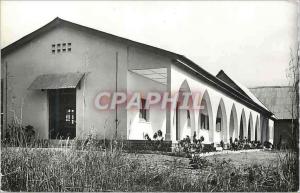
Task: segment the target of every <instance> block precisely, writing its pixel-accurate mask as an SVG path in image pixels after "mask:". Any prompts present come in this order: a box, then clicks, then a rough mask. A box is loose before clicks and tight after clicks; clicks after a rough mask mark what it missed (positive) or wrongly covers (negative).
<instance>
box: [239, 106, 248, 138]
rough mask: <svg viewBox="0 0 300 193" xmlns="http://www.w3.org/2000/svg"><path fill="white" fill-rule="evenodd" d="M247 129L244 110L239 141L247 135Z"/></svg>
mask: <svg viewBox="0 0 300 193" xmlns="http://www.w3.org/2000/svg"><path fill="white" fill-rule="evenodd" d="M246 131H247V128H246V115H245V111H244V109H243V110H242V114H241V120H240V131H239V139H243V138H244V137H245V136H246V135H247V133H246Z"/></svg>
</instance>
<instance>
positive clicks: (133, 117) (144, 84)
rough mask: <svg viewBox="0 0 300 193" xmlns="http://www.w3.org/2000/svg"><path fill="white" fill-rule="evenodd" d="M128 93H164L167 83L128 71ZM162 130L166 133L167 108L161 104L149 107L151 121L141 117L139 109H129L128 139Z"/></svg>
mask: <svg viewBox="0 0 300 193" xmlns="http://www.w3.org/2000/svg"><path fill="white" fill-rule="evenodd" d="M127 83H128V87H127V91H128V93H134V92H139V93H141V95H142V96H143V95H144V96H146V94H147V93H148V92H151V91H153V92H158V93H163V92H165V91H166V85H163V84H160V83H158V82H155V81H153V80H150V79H148V78H145V77H143V76H140V75H138V74H136V73H133V72H130V71H128V75H127ZM158 130H161V131H162V132H163V135H165V133H166V110H165V109H161V108H160V106H159V105H152V106H150V109H149V121H148V122H145V121H142V120H140V119H139V110H138V109H128V110H127V132H128V134H127V135H128V139H144V136H145V134H148V135H149V136H150V138H152V137H153V134H154V133H155V132H157V131H158Z"/></svg>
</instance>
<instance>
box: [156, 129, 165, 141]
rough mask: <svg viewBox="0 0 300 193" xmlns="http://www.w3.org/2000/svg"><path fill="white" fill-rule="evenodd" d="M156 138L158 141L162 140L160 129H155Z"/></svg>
mask: <svg viewBox="0 0 300 193" xmlns="http://www.w3.org/2000/svg"><path fill="white" fill-rule="evenodd" d="M157 140H159V141H163V140H164V137H163V136H162V131H161V130H158V131H157Z"/></svg>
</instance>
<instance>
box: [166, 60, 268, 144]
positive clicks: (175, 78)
mask: <svg viewBox="0 0 300 193" xmlns="http://www.w3.org/2000/svg"><path fill="white" fill-rule="evenodd" d="M170 71H171V73H170V74H171V77H170V81H171V83H172V84H171V88H170V90H171V92H176V91H178V90H179V88H180V86H181V84H182V83H183V82H184V81H187V82H188V85H189V87H190V88H191V91H192V93H196V92H199V93H200V95H201V97H202V96H203V95H205V98H207V97H208V98H209V100H210V103H211V109H212V112H211V114H212V115H211V116H212V120H210V124H211V125H212V126H210V130H209V136H208V137H209V139H205V142H207V143H208V142H209V143H212V142H214V143H220V139H222V138H223V139H224V141H225V142H229V138H230V136H229V126H230V113H231V110H232V107H233V106H235V109H236V114H237V116H236V118H235V119H236V122H237V125H238V126H237V130H235V131H234V134H233V135H234V136H233V140H234V138H237V137H238V136H239V129H240V119H241V115H242V111H244V113H245V121H243V125H244V137H245V136H248V123H249V117H250V114H251V116H252V119H250V125H251V127H250V128H251V140H254V132H255V131H254V129H255V127H254V124H255V122H256V117H263V116H262V115H261V114H260V113H259V112H256V111H254V110H253V109H250V108H248V107H247V106H245V105H243V104H242V103H240V102H238V101H236V100H234V99H232V98H231V97H230V96H228V95H226V94H224V93H222V92H220V91H219V90H217V89H215V88H213V87H211V86H210V85H208V84H206V83H204V82H203V81H201V80H199V79H198V78H196V77H195V76H191V75H190V74H189V73H188V72H186V71H184V70H182V69H180V68H178V67H177V66H176V65H172V67H171V70H170ZM206 93H207V94H206ZM221 100H223V101H224V108H225V111H224V113H225V115H226V127H225V128H226V130H225V131H223V133H218V132H216V115H217V110H218V105H219V104H220V101H221ZM199 112H200V111H199V110H194V111H192V113H191V116H193V117H194V121H195V123H194V124H192V125H193V127H194V128H192V129H191V132H190V136H192V135H193V130H196V132H197V136H198V137H200V136H207V133H205V132H207V131H205V130H202V129H199V123H198V121H199ZM169 116H170V119H172V118H173V116H175V111H172V112H170V115H169ZM253 117H255V120H254V118H253ZM261 127H264V128H265V127H266V125H261ZM170 130H171V131H170V132H171V134H170V139H171V140H175V139H176V125H175V124H171V129H170ZM260 130H261V128H259V129H258V139H260V138H261V136H260V135H261V134H260V132H259V131H260ZM188 132H189V131H188ZM222 135H223V136H222ZM205 138H206V137H205ZM263 139H266V138H263Z"/></svg>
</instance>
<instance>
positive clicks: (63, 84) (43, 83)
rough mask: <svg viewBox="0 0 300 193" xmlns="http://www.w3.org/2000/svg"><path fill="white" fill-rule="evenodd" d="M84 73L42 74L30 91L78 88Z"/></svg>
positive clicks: (32, 84)
mask: <svg viewBox="0 0 300 193" xmlns="http://www.w3.org/2000/svg"><path fill="white" fill-rule="evenodd" d="M83 75H84V74H83V73H65V74H42V75H40V76H38V77H36V79H35V80H34V81H33V82H32V83H31V85H30V86H29V88H28V89H62V88H76V87H77V85H78V83H79V81H80V79H81V78H82V77H83Z"/></svg>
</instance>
